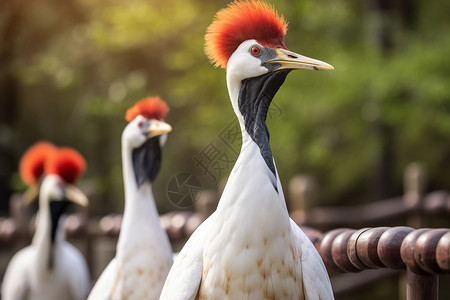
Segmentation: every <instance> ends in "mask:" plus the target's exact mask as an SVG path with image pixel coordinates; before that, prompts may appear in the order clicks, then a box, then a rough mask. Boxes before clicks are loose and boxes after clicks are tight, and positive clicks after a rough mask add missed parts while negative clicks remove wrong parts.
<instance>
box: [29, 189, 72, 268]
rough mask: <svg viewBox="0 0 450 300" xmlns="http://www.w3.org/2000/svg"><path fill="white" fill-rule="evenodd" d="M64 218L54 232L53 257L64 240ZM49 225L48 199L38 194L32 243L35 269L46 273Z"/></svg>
mask: <svg viewBox="0 0 450 300" xmlns="http://www.w3.org/2000/svg"><path fill="white" fill-rule="evenodd" d="M63 224H64V220H63V218H61V219H60V220H59V223H58V228H57V230H56V234H55V240H54V244H53V259H54V260H55V257H56V255H57V249H58V247H59V245H60V244H61V243H62V242H63V241H64V240H65V236H64V229H63V228H64V226H63ZM51 227H52V221H51V216H50V207H49V201H48V199H45V197H44V196H43V195H42V194H40V195H39V211H38V213H37V216H36V232H35V234H34V236H33V241H32V245H33V247H35V249H36V253H37V257H38V259H36V265H35V266H36V270H35V271H37V272H38V273H46V272H48V271H49V260H50V251H51V248H52V244H51Z"/></svg>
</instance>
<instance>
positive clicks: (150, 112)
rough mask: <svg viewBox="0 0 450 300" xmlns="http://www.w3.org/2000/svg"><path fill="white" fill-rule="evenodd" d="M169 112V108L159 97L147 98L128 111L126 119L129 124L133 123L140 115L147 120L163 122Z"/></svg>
mask: <svg viewBox="0 0 450 300" xmlns="http://www.w3.org/2000/svg"><path fill="white" fill-rule="evenodd" d="M168 111H169V106H168V105H167V103H166V102H164V101H163V100H161V99H160V98H159V97H147V98H144V99H142V100H139V101H138V102H136V104H135V105H133V106H132V107H130V108H129V109H128V110H127V113H126V115H125V119H126V120H127V121H128V122H131V121H133V119H134V118H136V117H137V116H138V115H141V116H143V117H144V118H146V119H149V120H150V119H156V120H162V119H164V117H165V116H166V114H167V112H168Z"/></svg>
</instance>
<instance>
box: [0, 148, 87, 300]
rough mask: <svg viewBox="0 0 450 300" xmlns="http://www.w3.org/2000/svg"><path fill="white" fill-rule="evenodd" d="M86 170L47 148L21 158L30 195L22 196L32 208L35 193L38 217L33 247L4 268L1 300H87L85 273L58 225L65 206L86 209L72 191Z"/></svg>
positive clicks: (74, 157)
mask: <svg viewBox="0 0 450 300" xmlns="http://www.w3.org/2000/svg"><path fill="white" fill-rule="evenodd" d="M85 166H86V163H85V161H84V159H83V157H82V156H81V155H80V154H79V153H78V152H77V151H75V150H73V149H70V148H59V149H57V148H56V147H55V146H53V145H52V144H50V143H47V142H39V143H36V144H35V145H34V146H32V147H31V148H30V149H29V150H28V151H27V152H26V153H25V154H24V156H23V157H22V159H21V162H20V174H21V177H22V179H23V181H24V182H25V183H26V184H28V185H30V186H31V189H30V191H33V192H32V193H30V192H28V193H27V194H26V195H25V196H26V197H27V198H28V202H30V201H31V200H33V198H36V197H35V191H39V197H38V198H39V211H38V214H37V224H36V233H35V234H34V237H33V241H32V244H31V245H30V246H28V247H26V248H24V249H22V250H20V251H19V252H17V253H16V254H15V255H14V256H13V258H12V259H11V262H10V263H9V265H8V268H7V270H6V273H5V277H4V279H3V285H2V299H3V300H26V299H30V300H31V299H33V300H41V299H42V300H44V299H45V300H60V299H70V300H82V299H86V296H87V294H88V292H89V286H90V279H89V272H88V268H87V265H86V262H85V260H84V258H83V256H82V255H81V253H80V252H79V251H78V250H77V249H76V248H75V247H74V246H72V245H71V244H69V243H68V242H66V240H65V237H64V226H62V225H63V224H61V221H60V218H61V216H62V214H63V213H64V209H65V207H66V206H67V204H68V201H73V202H74V203H77V204H79V205H82V206H86V205H87V204H88V200H87V198H86V196H85V195H84V194H83V193H82V192H81V191H80V190H79V189H78V188H77V187H75V185H74V184H75V182H76V181H77V179H78V177H79V176H80V175H81V173H82V172H83V171H84V169H85ZM40 180H42V182H41V184H40V187H39V188H37V186H38V183H39V181H40Z"/></svg>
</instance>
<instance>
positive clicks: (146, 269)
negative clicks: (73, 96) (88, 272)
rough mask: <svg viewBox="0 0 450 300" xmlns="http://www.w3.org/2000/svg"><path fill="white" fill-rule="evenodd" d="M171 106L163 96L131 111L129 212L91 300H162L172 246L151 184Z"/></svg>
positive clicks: (126, 140) (127, 132)
mask: <svg viewBox="0 0 450 300" xmlns="http://www.w3.org/2000/svg"><path fill="white" fill-rule="evenodd" d="M168 110H169V107H168V105H167V104H166V103H165V102H164V101H163V100H161V99H160V98H159V97H149V98H145V99H142V100H140V101H138V102H137V103H136V104H135V105H134V106H133V107H131V108H130V109H128V111H127V113H126V120H127V121H128V122H129V123H128V125H127V126H126V127H125V129H124V131H123V133H122V167H123V181H124V188H125V210H124V214H123V220H122V227H121V230H120V235H119V240H118V243H117V251H116V257H115V258H114V259H113V260H112V261H111V262H110V263H109V265H108V266H107V267H106V269H105V270H104V271H103V273H102V275H101V276H100V278H99V279H98V281H97V283H96V284H95V286H94V288H93V290H92V292H91V294H90V295H89V297H88V299H89V300H91V299H92V300H99V299H112V300H116V299H141V300H144V299H158V298H159V295H160V293H161V289H162V287H163V284H164V281H165V279H166V276H167V274H168V273H169V269H170V267H171V266H172V248H171V245H170V242H169V239H168V237H167V233H166V231H165V230H164V229H163V228H162V226H161V224H160V222H159V215H158V211H157V209H156V204H155V200H154V198H153V193H152V182H153V180H154V179H155V177H156V175H157V174H158V171H159V168H160V165H161V146H163V145H164V144H165V141H166V139H167V133H168V132H170V131H171V130H172V127H171V126H170V125H169V124H167V123H165V122H163V121H161V120H162V119H163V118H164V116H165V115H166V113H167V112H168Z"/></svg>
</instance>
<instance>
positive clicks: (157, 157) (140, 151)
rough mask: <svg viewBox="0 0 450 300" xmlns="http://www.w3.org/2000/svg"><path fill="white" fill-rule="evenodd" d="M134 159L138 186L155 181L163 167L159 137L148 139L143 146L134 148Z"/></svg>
mask: <svg viewBox="0 0 450 300" xmlns="http://www.w3.org/2000/svg"><path fill="white" fill-rule="evenodd" d="M132 159H133V169H134V175H135V178H136V183H137V186H138V187H140V186H141V185H143V184H144V183H150V182H153V180H154V179H155V178H156V175H158V172H159V169H160V167H161V146H160V145H159V137H153V138H151V139H148V140H147V141H146V142H145V143H144V144H143V145H142V146H140V147H139V148H136V149H133V154H132Z"/></svg>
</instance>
